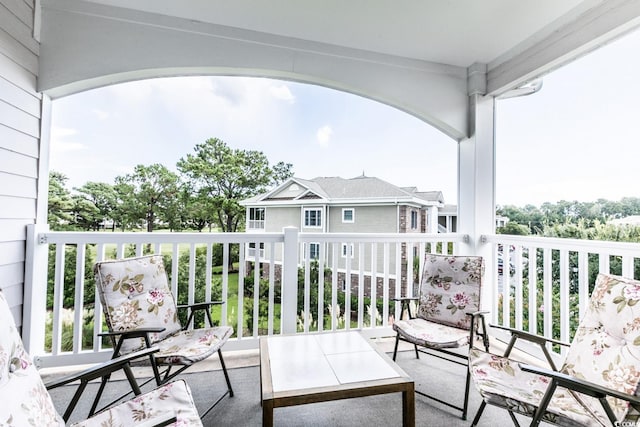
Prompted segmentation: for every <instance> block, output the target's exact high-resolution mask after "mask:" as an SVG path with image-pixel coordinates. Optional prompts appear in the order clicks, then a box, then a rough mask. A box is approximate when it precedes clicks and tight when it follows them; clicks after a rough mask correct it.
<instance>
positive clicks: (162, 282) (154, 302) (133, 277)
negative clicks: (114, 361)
mask: <svg viewBox="0 0 640 427" xmlns="http://www.w3.org/2000/svg"><path fill="white" fill-rule="evenodd" d="M94 274H95V277H96V285H97V287H98V292H99V294H100V301H101V302H102V307H103V310H104V313H105V317H106V321H107V324H108V325H109V330H111V331H128V330H131V329H137V328H152V327H163V328H166V329H165V331H164V332H161V333H156V334H152V336H151V341H152V344H153V343H155V342H157V341H160V340H163V339H164V338H166V337H167V336H169V335H171V334H174V333H176V332H178V331H179V330H180V329H182V326H181V325H180V323H179V322H178V313H177V309H176V304H175V302H174V300H173V296H172V294H171V290H170V289H169V284H168V280H167V273H166V271H165V269H164V262H163V260H162V256H160V255H153V256H145V257H138V258H130V259H128V260H113V261H103V262H98V263H96V264H95V266H94ZM144 347H145V344H144V341H143V340H142V338H140V339H139V340H133V339H130V340H126V341H125V343H124V344H123V346H122V350H121V353H122V354H126V353H130V352H132V351H135V350H139V349H141V348H144Z"/></svg>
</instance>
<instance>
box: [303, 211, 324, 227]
mask: <svg viewBox="0 0 640 427" xmlns="http://www.w3.org/2000/svg"><path fill="white" fill-rule="evenodd" d="M308 211H317V212H318V213H319V214H320V216H319V218H320V221H319V222H320V224H319V225H307V224H306V222H307V212H308ZM322 211H323V209H322V208H304V209H303V211H302V224H303V226H304V228H322V217H323V215H322Z"/></svg>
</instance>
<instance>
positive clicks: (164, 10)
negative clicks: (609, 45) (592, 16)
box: [90, 0, 602, 67]
mask: <svg viewBox="0 0 640 427" xmlns="http://www.w3.org/2000/svg"><path fill="white" fill-rule="evenodd" d="M90 1H91V2H93V3H99V4H103V5H108V6H116V7H123V8H130V9H136V10H140V11H145V12H151V13H157V14H162V15H167V16H174V17H178V18H183V19H188V20H194V21H201V22H207V23H213V24H218V25H225V26H230V27H236V28H241V29H245V30H254V31H258V32H263V33H269V34H276V35H280V36H286V37H292V38H296V39H302V40H308V41H313V42H320V43H327V44H332V45H337V46H344V47H349V48H355V49H362V50H366V51H372V52H379V53H384V54H390V55H396V56H402V57H407V58H413V59H419V60H426V61H430V62H436V63H441V64H450V65H456V66H461V67H468V66H469V65H471V64H473V63H475V62H481V63H487V64H490V63H492V62H494V63H495V62H496V61H499V60H500V58H505V57H506V59H508V57H509V56H512V55H510V54H509V52H510V51H512V50H513V48H514V47H517V46H519V45H522V44H523V43H524V44H526V41H527V40H532V39H531V38H532V37H534V38H535V37H538V38H540V34H544V33H547V34H548V33H549V32H552V31H553V30H554V27H555V26H556V25H559V24H560V23H561V22H562V21H563V19H564V20H566V19H567V18H566V16H577V15H579V14H580V13H581V12H583V11H585V10H588V9H589V8H591V7H594V6H596V5H598V4H601V3H602V0H598V1H595V0H588V1H580V0H322V1H301V0H268V1H267V0H259V1H256V0H232V1H229V0H180V1H176V0H136V1H131V0H90ZM563 16H564V18H563V19H560V21H558V19H559V18H561V17H563ZM536 34H537V36H534V35H536Z"/></svg>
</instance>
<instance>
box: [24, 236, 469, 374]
mask: <svg viewBox="0 0 640 427" xmlns="http://www.w3.org/2000/svg"><path fill="white" fill-rule="evenodd" d="M30 235H32V236H31V237H30V239H29V241H30V242H31V243H30V244H29V247H28V248H27V252H28V253H30V254H31V255H30V257H31V258H32V260H33V261H32V263H30V264H32V265H31V267H30V268H29V269H28V270H29V273H28V278H27V281H28V282H29V281H30V282H32V286H28V287H27V288H28V290H27V294H26V295H25V305H24V309H25V319H29V320H28V321H26V322H25V326H24V328H23V329H24V330H23V336H24V338H25V342H26V343H28V344H27V345H28V346H29V350H30V353H32V354H35V355H37V357H36V360H37V363H38V364H39V365H40V366H59V365H67V364H81V363H93V362H96V361H100V360H104V359H106V358H108V357H110V354H111V349H110V347H109V344H107V343H103V342H102V341H101V340H100V339H97V338H95V337H96V336H97V334H98V333H99V332H101V331H103V330H105V326H104V321H103V315H102V308H101V304H100V301H99V297H98V295H97V293H96V292H95V291H94V280H93V272H92V266H93V263H94V262H95V261H99V260H104V259H115V258H122V257H128V256H139V255H143V254H147V253H161V254H163V255H164V257H165V263H166V266H167V271H168V273H169V277H170V286H171V289H172V291H173V293H174V295H175V296H176V298H177V299H178V301H179V302H180V303H193V302H201V301H211V300H217V299H222V300H224V301H227V304H224V305H222V306H221V309H220V312H218V313H214V317H215V318H216V319H218V320H219V321H220V322H221V323H222V324H230V325H232V326H233V327H234V330H235V334H234V336H233V337H232V338H231V339H230V340H229V342H228V343H227V345H226V348H227V349H230V350H234V349H246V348H257V345H258V344H257V341H258V338H259V337H260V336H263V335H272V334H280V333H307V332H315V331H318V332H321V331H323V330H340V329H351V328H358V329H362V330H364V331H365V332H366V333H368V334H369V335H370V336H388V335H391V334H392V331H391V324H390V322H391V321H392V320H390V319H393V318H397V316H398V315H399V306H398V305H397V304H396V303H395V302H394V301H392V300H391V298H393V297H395V296H400V295H412V294H413V292H414V289H415V283H417V280H418V279H419V278H418V276H417V275H416V274H414V272H417V271H421V267H422V263H423V260H424V256H423V255H422V254H424V253H426V252H438V253H453V252H454V251H455V250H456V246H457V245H458V244H459V243H460V242H461V241H462V240H463V239H462V236H460V235H456V234H448V235H443V234H439V235H438V234H435V235H425V234H423V235H414V234H411V235H410V234H375V235H374V234H321V233H317V234H316V233H313V234H311V233H298V232H297V230H296V229H294V228H290V229H285V230H284V232H283V233H264V232H260V233H111V232H99V233H95V232H86V233H85V232H51V231H46V230H45V231H41V232H38V230H37V229H36V228H35V227H32V228H31V231H30ZM308 243H318V244H319V247H320V251H319V257H318V259H317V265H319V266H324V267H325V268H315V262H316V260H314V261H310V256H309V254H308V253H307V254H303V253H302V251H303V250H304V249H305V248H306V250H307V251H308V250H309V249H308V248H310V246H311V245H309V244H308ZM344 244H347V245H352V246H353V247H354V252H355V253H354V256H353V258H351V257H342V253H341V248H342V246H343V245H344ZM257 247H259V248H261V250H260V251H256V250H255V248H257ZM262 248H264V249H262ZM256 256H257V259H256ZM234 257H237V261H236V262H235V263H234V264H233V266H232V268H230V266H229V264H230V263H229V260H230V259H233V258H234ZM256 260H257V261H258V262H259V265H260V267H261V268H259V269H256V268H253V266H254V265H255V261H256ZM67 264H71V265H72V267H69V266H68V265H67ZM217 264H219V265H217ZM407 266H409V267H407ZM299 268H301V269H300V273H299ZM236 270H237V273H236ZM312 270H313V271H312ZM316 272H317V273H316ZM299 275H300V277H301V278H300V279H299V278H298V276H299ZM407 277H408V281H407ZM398 278H400V280H399V282H400V285H398V286H396V284H397V283H398ZM299 281H300V283H301V284H300V286H299V285H298V283H299ZM345 284H348V285H347V286H344V285H345ZM349 284H350V286H349ZM372 284H373V285H372ZM343 286H344V290H345V291H344V292H343ZM254 290H257V292H254ZM318 295H322V296H324V297H322V298H319V297H317V296H318ZM372 301H373V302H374V303H372ZM318 313H321V314H320V315H318Z"/></svg>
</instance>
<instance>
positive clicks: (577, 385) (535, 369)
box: [519, 363, 640, 406]
mask: <svg viewBox="0 0 640 427" xmlns="http://www.w3.org/2000/svg"><path fill="white" fill-rule="evenodd" d="M519 366H520V369H522V370H523V371H525V372H530V373H532V374H537V375H542V376H545V377H549V378H552V379H553V380H555V381H556V382H557V384H558V385H559V386H562V387H565V388H567V389H569V390H574V391H577V392H579V393H583V394H586V395H588V396H591V397H595V398H597V399H601V398H604V397H606V396H611V397H615V398H617V399H622V400H625V401H627V402H629V403H631V404H632V405H634V406H638V405H640V398H639V397H636V396H634V395H631V394H627V393H623V392H621V391H617V390H613V389H610V388H607V387H603V386H601V385H600V384H595V383H592V382H590V381H586V380H583V379H580V378H576V377H572V376H571V375H567V374H565V373H562V372H558V371H553V370H551V369H547V368H541V367H539V366H532V365H527V364H524V363H520V364H519Z"/></svg>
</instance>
